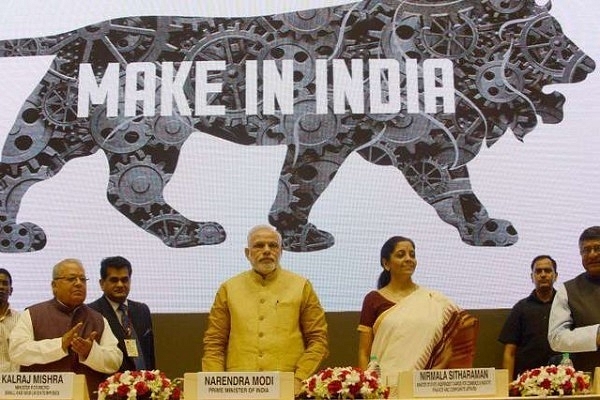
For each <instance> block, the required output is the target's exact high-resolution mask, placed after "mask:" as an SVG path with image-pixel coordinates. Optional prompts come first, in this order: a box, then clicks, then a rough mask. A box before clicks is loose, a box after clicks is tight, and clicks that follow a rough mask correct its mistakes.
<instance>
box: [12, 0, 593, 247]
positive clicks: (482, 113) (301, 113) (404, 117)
mask: <svg viewBox="0 0 600 400" xmlns="http://www.w3.org/2000/svg"><path fill="white" fill-rule="evenodd" d="M549 10H550V5H549V3H548V4H547V5H537V4H536V2H535V1H534V0H462V1H456V0H453V1H449V0H446V1H444V0H437V1H436V0H405V1H398V0H366V1H362V2H359V3H353V4H347V5H340V6H336V7H330V8H320V9H312V10H304V11H299V12H291V13H284V14H277V15H270V16H258V17H242V18H202V17H167V16H154V17H153V16H141V17H124V18H118V19H114V20H110V21H105V22H101V23H98V24H93V25H89V26H85V27H82V28H80V29H77V30H73V31H71V32H67V33H62V34H58V35H53V36H48V37H38V38H26V39H16V40H5V41H1V42H0V56H2V57H19V56H34V55H43V56H48V55H53V56H54V60H53V62H52V64H51V67H50V69H49V70H48V72H47V73H46V74H45V76H44V77H43V78H42V80H41V81H40V82H39V84H38V85H37V86H36V88H35V90H34V91H33V92H32V93H31V94H30V95H29V97H28V98H27V100H26V102H25V103H24V104H23V106H22V108H21V110H20V112H19V114H18V116H17V118H16V121H15V123H14V126H13V127H12V129H11V131H10V132H9V135H8V138H7V140H6V142H5V143H4V147H3V150H2V159H1V162H0V182H1V183H0V251H2V252H31V251H36V250H39V249H42V248H43V247H44V246H45V244H46V236H45V234H44V232H43V230H42V229H41V228H40V227H39V226H37V225H35V224H34V223H31V222H23V223H17V222H16V220H17V214H18V211H19V206H20V203H21V199H22V197H23V196H24V195H25V193H26V191H27V189H28V188H29V187H30V186H31V185H32V184H34V183H36V182H38V181H42V180H45V179H48V178H50V177H52V176H53V175H55V174H56V173H58V172H59V171H60V169H61V168H62V167H63V165H64V164H65V163H66V162H67V161H69V160H71V159H73V158H76V157H82V156H87V155H90V154H93V153H94V152H96V151H97V150H98V149H102V150H103V151H104V152H105V153H106V156H107V158H108V162H109V167H110V179H109V184H108V190H107V197H108V200H109V202H110V203H111V204H112V205H113V206H114V207H115V208H116V209H117V210H118V211H119V212H121V213H122V214H123V215H125V216H126V217H127V218H128V219H130V220H131V221H132V222H134V223H135V224H136V225H138V226H139V227H140V228H142V229H144V230H145V231H146V232H148V233H151V234H153V235H155V236H157V237H158V238H160V239H161V240H162V241H163V242H164V243H165V244H166V245H167V246H170V247H189V246H198V245H209V244H217V243H221V242H223V241H224V240H225V238H226V234H225V231H224V229H223V227H222V226H221V225H219V224H218V223H217V222H197V221H192V220H189V219H187V218H186V217H185V216H183V215H181V214H180V213H179V212H178V211H177V210H175V209H174V208H173V207H171V206H170V205H169V204H168V203H167V202H166V201H165V200H164V198H163V189H164V187H165V185H166V184H167V183H168V182H169V180H170V178H171V177H172V175H173V173H174V172H175V168H176V166H177V161H178V157H179V154H180V149H181V147H182V145H183V143H184V142H185V141H186V139H187V138H188V137H189V135H191V134H192V133H193V132H195V131H201V132H204V133H206V134H210V135H213V136H216V137H219V138H221V139H225V140H228V141H231V142H235V143H239V144H243V145H258V146H266V145H282V146H287V154H286V156H285V160H284V163H283V166H282V168H281V174H280V177H279V182H278V183H277V185H278V191H277V196H276V198H275V200H274V203H273V206H272V208H271V210H270V212H269V221H270V223H271V224H272V225H273V226H275V227H276V228H277V229H278V230H279V232H280V233H281V235H282V237H283V246H284V248H285V249H287V250H290V251H298V252H307V251H316V250H321V249H325V248H328V247H331V246H332V245H333V244H334V237H333V236H332V235H331V234H330V233H328V232H325V231H323V230H320V229H318V228H317V227H316V226H315V225H314V224H313V223H311V222H310V218H309V217H310V212H311V209H312V207H313V205H314V204H315V202H316V201H317V199H318V198H319V196H321V194H322V193H323V192H324V191H325V190H326V189H327V187H328V185H329V183H330V182H331V181H332V179H333V178H334V177H335V175H336V173H337V172H338V169H339V168H340V166H341V165H342V164H343V163H344V160H346V158H347V157H348V156H349V155H350V154H351V153H353V152H357V153H358V154H360V155H361V156H362V157H363V158H364V159H365V160H367V161H370V162H371V163H374V164H378V165H388V166H390V165H392V166H394V167H396V168H397V169H398V170H399V171H400V172H401V173H402V174H403V175H404V176H405V178H406V180H407V181H408V183H409V184H410V186H411V187H412V188H413V189H414V191H415V192H416V193H417V194H418V195H419V196H420V197H421V198H422V199H423V200H425V201H426V202H427V203H429V204H430V205H431V206H433V208H434V209H435V211H436V212H437V213H438V215H439V216H440V218H441V219H442V220H443V221H445V222H447V223H448V224H450V225H452V226H454V227H456V229H457V230H458V232H459V234H460V237H461V239H462V240H463V241H464V242H465V243H467V244H470V245H474V246H509V245H511V244H513V243H515V242H516V241H517V239H518V235H517V232H516V230H515V228H514V227H513V226H512V224H511V223H510V222H509V221H506V220H502V219H496V218H492V217H490V216H489V215H488V212H487V211H486V209H485V207H484V205H483V204H482V203H481V202H480V201H479V200H478V198H477V197H476V195H475V194H474V193H473V190H472V188H471V184H470V181H469V173H468V169H467V163H468V162H469V161H470V160H472V159H473V158H474V157H475V156H476V155H477V153H478V152H479V150H480V148H481V146H482V145H483V144H484V143H485V144H486V145H487V146H491V145H492V144H494V143H495V142H496V141H497V140H498V139H499V138H500V137H501V136H502V135H503V134H504V133H505V132H506V130H507V129H510V130H511V131H512V132H513V134H514V135H516V136H517V137H518V138H519V139H521V138H523V137H524V136H525V135H526V134H527V133H528V132H530V131H531V130H532V129H534V128H535V126H536V124H537V122H538V117H540V118H541V120H542V121H543V122H544V123H550V124H556V123H558V122H560V121H561V120H562V117H563V115H562V106H563V103H564V97H563V96H562V95H561V94H560V93H558V92H552V93H549V94H545V93H543V92H542V89H543V88H544V86H546V85H551V84H557V83H574V82H580V81H582V80H583V79H585V77H586V76H587V75H588V74H589V73H591V72H592V71H593V70H594V69H595V63H594V61H593V60H592V59H591V58H589V57H588V56H586V55H585V54H584V53H583V52H582V50H580V49H579V48H578V47H577V46H576V45H575V44H574V43H573V42H572V41H571V40H570V39H569V38H567V37H566V36H565V35H564V34H563V32H562V30H561V27H560V25H559V23H558V21H557V20H556V19H555V18H553V17H552V15H551V14H549ZM339 60H344V62H343V63H342V64H340V62H339ZM350 60H352V61H353V62H352V63H351V62H350ZM372 60H388V61H389V60H392V61H393V63H395V64H389V63H388V64H387V65H392V66H394V65H397V67H398V68H397V70H396V69H394V68H391V69H389V68H388V69H386V70H381V71H380V74H379V75H377V82H374V81H373V80H374V77H373V76H372V75H369V74H368V73H367V71H365V68H366V66H367V65H373V64H372ZM431 60H443V61H444V63H438V64H435V65H441V66H444V65H445V66H448V65H449V66H450V69H449V70H448V69H446V70H445V72H444V70H443V68H441V69H435V68H434V69H432V70H430V75H431V74H433V78H432V79H433V80H431V79H430V81H429V83H427V82H426V78H427V75H426V74H425V72H424V70H425V69H426V68H425V66H426V65H427V63H428V62H430V61H431ZM286 61H291V62H292V64H290V63H289V62H288V63H287V64H286ZM354 61H359V62H357V63H356V64H355V63H354ZM336 62H337V64H336ZM351 64H352V65H351ZM257 65H259V66H261V65H262V66H265V67H264V68H266V66H267V65H270V66H273V65H275V67H276V68H279V70H277V71H276V72H277V73H276V74H275V75H273V76H274V77H279V78H281V83H282V84H283V85H285V82H286V79H287V82H288V84H289V82H290V80H291V81H292V85H291V86H289V85H288V88H290V87H291V92H290V91H289V90H288V92H285V91H281V92H277V93H275V94H273V93H271V94H270V96H271V97H268V98H267V97H265V98H264V99H263V97H261V96H263V95H265V93H263V92H266V88H267V83H270V80H269V82H265V80H266V79H267V76H266V75H260V72H261V70H260V67H258V68H256V69H252V68H250V67H252V66H254V67H255V66H257ZM284 65H288V66H289V65H292V67H291V68H292V69H291V70H289V69H288V70H287V72H286V71H285V70H284V69H285V68H284V67H283V66H284ZM333 65H338V70H339V71H342V73H343V74H345V75H344V76H345V79H347V80H348V79H350V78H352V79H356V78H357V76H359V75H360V74H363V75H362V77H361V78H360V79H361V83H362V84H364V85H365V87H367V86H368V85H369V84H372V85H375V84H377V85H378V86H377V87H378V88H379V91H378V92H376V94H377V96H381V99H377V101H378V102H379V103H378V104H380V105H385V106H386V107H387V108H385V107H384V108H385V110H389V109H390V106H392V107H391V109H394V110H395V111H394V112H387V111H383V112H382V111H378V109H373V107H371V108H369V107H363V103H368V102H369V101H371V100H374V99H369V95H368V94H370V96H371V97H377V96H373V92H372V91H371V92H368V94H367V95H365V93H359V95H358V97H353V96H350V95H348V93H346V97H345V98H342V100H341V101H342V108H343V110H346V111H347V112H340V110H339V109H336V107H339V102H340V99H339V98H338V99H337V101H338V103H337V104H338V105H337V106H336V107H334V106H333V105H332V102H328V101H325V102H323V101H322V100H323V99H331V97H332V96H333V97H335V93H336V91H337V92H339V88H338V89H336V88H335V87H334V85H335V79H338V78H332V75H334V72H335V71H334V68H333V67H332V66H333ZM340 65H341V66H342V67H339V66H340ZM344 65H345V66H347V69H346V70H344V68H343V66H344ZM355 65H357V66H358V68H355V67H354V66H355ZM84 66H85V67H84ZM206 66H208V67H206ZM134 67H135V68H134ZM319 68H320V69H319ZM340 68H341V69H340ZM415 68H416V69H415ZM184 69H185V71H184ZM415 70H416V71H417V74H416V75H415V74H411V71H413V72H414V71H415ZM125 71H127V73H125ZM130 71H134V72H132V73H131V74H129V72H130ZM257 71H258V72H257ZM339 71H338V73H339ZM448 71H450V72H449V73H450V78H451V82H452V84H453V87H452V88H451V92H450V93H451V102H450V103H452V109H451V110H450V111H448V109H447V108H445V107H443V106H444V104H442V103H449V102H448V98H447V97H446V99H443V100H444V101H441V100H440V99H436V98H435V97H434V98H433V100H431V98H428V97H427V93H426V92H427V90H428V89H427V88H429V89H432V90H435V89H436V88H439V87H443V86H444V85H446V83H447V82H448V79H447V78H448ZM82 72H87V75H82ZM443 72H444V73H443ZM262 73H263V74H265V72H264V71H262ZM90 74H91V76H92V77H93V79H92V83H93V84H97V85H96V86H94V87H92V89H90V88H89V85H90V79H89V77H90ZM82 76H86V82H87V83H86V84H87V85H88V86H87V89H86V90H88V92H86V96H82V95H81V88H82V86H81V84H82V82H81V79H82ZM111 76H112V81H111V80H110V79H111V78H110V77H111ZM340 76H342V75H340ZM148 77H152V80H151V81H149V80H148ZM286 77H287V78H286ZM94 80H95V82H94ZM200 80H202V82H200ZM103 82H104V83H106V85H105V86H106V88H105V87H104V86H103ZM111 82H113V83H111ZM115 82H116V83H115ZM352 82H355V81H354V80H352ZM111 85H113V86H112V89H110V87H111ZM323 85H325V86H323ZM92 86H93V85H92ZM371 87H373V86H371ZM107 88H108V89H107ZM445 89H446V90H447V89H448V88H447V85H446V88H445ZM103 90H104V92H103ZM144 90H145V91H146V92H143V91H144ZM148 90H152V91H156V93H159V92H160V93H163V94H164V93H165V92H164V91H163V90H167V91H168V93H169V96H170V97H168V99H169V101H168V102H165V101H164V97H161V96H158V95H157V96H156V98H154V99H153V100H152V101H150V100H148V99H146V100H144V98H143V96H144V93H146V94H145V95H147V91H148ZM250 90H252V92H251V93H250V92H249V91H250ZM269 90H271V91H276V90H279V89H277V88H274V86H273V85H271V86H270V89H269ZM198 92H200V93H201V94H200V95H198ZM115 93H116V94H118V97H117V100H116V102H115V96H114V95H115ZM139 93H142V97H140V98H137V99H136V98H135V95H136V94H139ZM286 93H287V94H286ZM290 93H291V94H290ZM397 93H402V94H403V96H404V98H403V100H402V104H401V105H400V104H393V102H394V101H397V97H396V94H397ZM446 93H448V92H446ZM249 94H251V96H248V95H249ZM343 94H344V92H342V95H343ZM102 95H105V97H104V98H103V97H102ZM110 95H113V96H112V97H110ZM132 95H133V96H134V100H133V102H132V101H131V96H132ZM94 96H95V97H94ZM408 97H411V99H408ZM357 98H358V101H357ZM427 98H428V99H429V103H430V104H429V106H428V107H429V108H428V107H425V106H426V105H427V104H426V103H427V101H428V100H427ZM82 99H83V100H85V104H86V109H85V110H83V108H82V107H81V104H82V103H81V102H82ZM156 99H158V100H156ZM161 99H162V101H161ZM171 99H175V100H176V101H175V104H171V103H172V101H171ZM268 99H270V100H269V101H270V103H271V104H270V105H267V104H266V102H267V100H268ZM273 99H276V101H275V100H273ZM382 99H383V100H382ZM263 100H264V101H263ZM386 101H387V103H386ZM432 101H433V110H432V109H431V102H432ZM370 104H373V103H370ZM394 105H396V108H394ZM445 105H447V104H445ZM78 107H79V108H78ZM267 107H269V110H271V111H269V112H267V110H266V108H267ZM415 107H416V109H417V111H415ZM147 108H149V109H147ZM290 108H291V110H292V112H290ZM250 109H251V110H252V112H249V110H250ZM285 109H287V111H285ZM132 110H133V111H132ZM161 110H162V113H161ZM165 110H169V112H165ZM190 110H194V111H190ZM198 110H205V112H198ZM273 110H274V111H273ZM82 115H83V116H82Z"/></svg>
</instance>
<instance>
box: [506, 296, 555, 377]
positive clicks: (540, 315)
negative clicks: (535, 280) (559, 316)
mask: <svg viewBox="0 0 600 400" xmlns="http://www.w3.org/2000/svg"><path fill="white" fill-rule="evenodd" d="M555 294H556V290H554V289H553V290H552V298H551V299H550V301H548V302H546V303H544V302H542V301H541V300H540V299H538V298H537V296H536V295H535V290H534V291H533V292H531V294H530V295H529V296H528V297H526V298H524V299H522V300H520V301H519V302H518V303H517V304H515V305H514V307H513V308H512V310H511V312H510V315H509V316H508V318H507V320H506V322H505V323H504V326H503V327H502V331H501V332H500V336H499V337H498V340H499V341H500V342H502V343H504V344H514V345H516V346H517V350H516V353H515V371H514V376H513V377H511V379H515V378H516V377H517V375H518V374H520V373H521V372H523V371H525V370H528V369H532V368H537V367H541V366H543V365H548V360H549V359H550V357H552V356H554V355H557V354H558V353H556V352H555V351H552V349H551V348H550V344H549V343H548V318H549V316H550V308H551V307H552V300H553V299H554V295H555Z"/></svg>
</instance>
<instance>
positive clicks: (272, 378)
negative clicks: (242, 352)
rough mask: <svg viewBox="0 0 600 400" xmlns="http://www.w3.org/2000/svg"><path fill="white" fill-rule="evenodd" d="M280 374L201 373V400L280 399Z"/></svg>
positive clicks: (199, 375) (199, 380)
mask: <svg viewBox="0 0 600 400" xmlns="http://www.w3.org/2000/svg"><path fill="white" fill-rule="evenodd" d="M279 377H280V373H279V372H199V373H198V398H199V399H207V400H208V399H263V400H266V399H269V400H270V399H279V398H280V395H281V393H280V392H281V383H280V379H279Z"/></svg>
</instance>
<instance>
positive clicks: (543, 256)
mask: <svg viewBox="0 0 600 400" xmlns="http://www.w3.org/2000/svg"><path fill="white" fill-rule="evenodd" d="M544 259H548V260H550V262H551V263H552V269H553V270H554V273H556V260H555V259H554V258H552V257H550V256H549V255H547V254H542V255H539V256H537V257H536V258H534V259H533V261H531V270H532V271H533V267H535V263H536V262H538V261H540V260H544Z"/></svg>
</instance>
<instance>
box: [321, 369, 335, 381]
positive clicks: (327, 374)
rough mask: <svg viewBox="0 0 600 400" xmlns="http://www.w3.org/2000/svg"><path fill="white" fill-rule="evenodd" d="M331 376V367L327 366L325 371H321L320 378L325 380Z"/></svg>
mask: <svg viewBox="0 0 600 400" xmlns="http://www.w3.org/2000/svg"><path fill="white" fill-rule="evenodd" d="M332 376H333V370H332V369H331V368H327V369H326V370H325V371H323V372H322V373H321V380H322V381H325V380H327V379H329V378H331V377H332Z"/></svg>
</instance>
